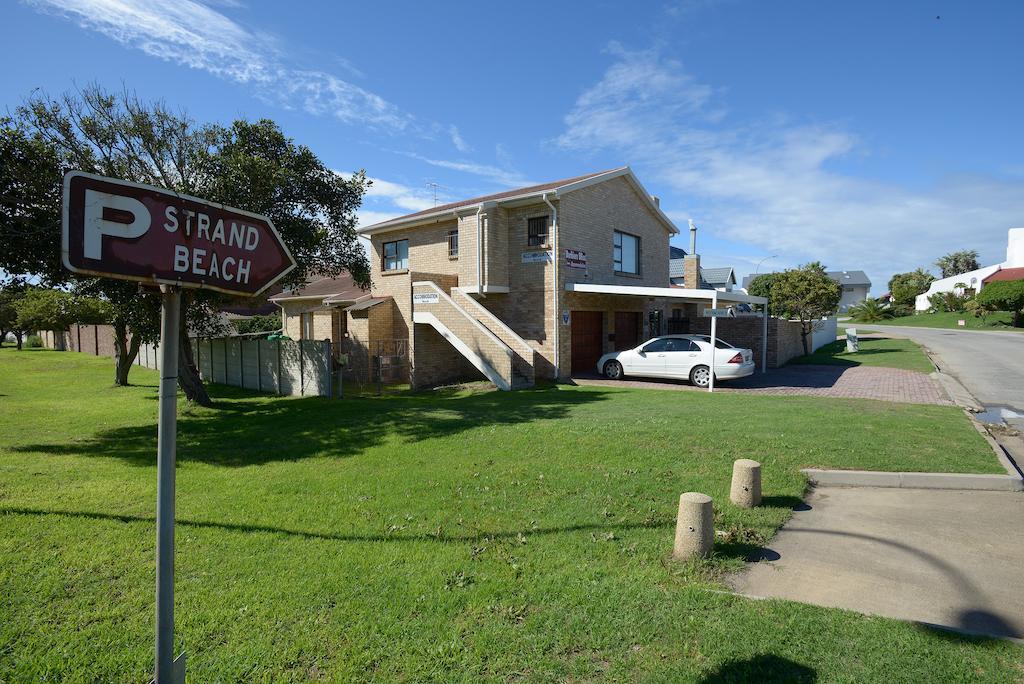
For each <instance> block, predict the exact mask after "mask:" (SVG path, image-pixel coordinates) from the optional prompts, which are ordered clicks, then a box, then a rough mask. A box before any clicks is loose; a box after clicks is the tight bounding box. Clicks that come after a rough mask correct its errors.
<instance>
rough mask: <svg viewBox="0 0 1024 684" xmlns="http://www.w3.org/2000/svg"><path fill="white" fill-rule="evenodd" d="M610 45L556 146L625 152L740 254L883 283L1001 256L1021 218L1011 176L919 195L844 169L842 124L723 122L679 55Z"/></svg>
mask: <svg viewBox="0 0 1024 684" xmlns="http://www.w3.org/2000/svg"><path fill="white" fill-rule="evenodd" d="M611 52H612V54H613V55H614V56H615V61H614V63H613V64H612V65H611V66H610V67H609V68H608V70H607V71H606V72H605V74H604V76H603V78H602V79H601V80H600V81H599V82H598V83H596V84H595V85H594V86H592V87H591V88H589V89H587V90H586V91H584V92H583V93H582V94H581V95H580V96H579V98H578V99H577V101H576V104H575V106H574V107H573V109H572V110H571V111H570V112H569V113H568V114H567V115H566V117H565V124H566V128H565V131H564V132H563V133H562V135H561V136H559V137H558V138H557V140H556V142H557V144H558V145H560V146H561V147H563V148H565V149H569V150H573V151H584V152H587V151H590V152H594V151H613V152H615V153H616V154H617V155H619V156H625V157H626V159H627V161H628V162H629V163H630V164H632V165H634V167H639V169H640V170H641V173H642V174H644V175H649V176H650V177H651V178H652V181H654V180H656V181H658V182H660V183H663V184H665V185H667V186H669V187H670V188H671V189H672V190H673V191H674V192H675V193H676V194H675V196H669V197H664V198H663V202H662V204H663V205H668V206H667V207H666V208H667V209H670V210H672V211H673V212H675V213H677V214H681V215H684V216H693V217H694V218H695V219H698V222H699V223H700V224H701V226H702V227H703V228H704V230H705V231H713V232H714V234H715V236H716V237H719V238H725V239H728V240H732V241H734V242H738V243H741V244H744V245H747V246H749V247H750V248H751V249H749V250H746V251H754V250H764V252H765V253H767V254H778V255H779V258H778V260H777V261H776V262H775V263H776V264H779V263H797V262H800V261H808V260H812V259H817V260H821V261H823V262H825V263H826V265H827V266H829V267H830V268H845V269H863V270H865V271H867V272H868V273H869V275H871V276H872V280H873V281H874V283H875V285H874V288H873V290H874V291H877V292H882V291H884V289H885V283H886V281H887V280H888V277H889V275H891V274H892V273H893V272H896V271H903V270H909V269H913V268H916V267H917V266H922V265H923V266H929V265H931V263H932V262H933V261H934V260H935V258H936V257H938V256H940V255H941V254H943V253H946V252H948V251H951V250H954V249H960V248H967V247H970V248H977V249H979V251H981V252H982V257H983V259H984V260H985V261H986V262H998V261H1001V260H1002V258H1003V256H1002V255H1003V253H1004V250H1005V244H1006V243H1005V240H1006V230H1007V229H1008V228H1009V227H1010V226H1013V225H1018V224H1020V223H1021V217H1022V216H1024V182H1021V181H1020V180H1015V181H1003V180H998V179H995V178H992V177H979V176H974V177H967V176H961V177H948V178H944V179H941V180H940V181H939V182H937V183H935V184H934V185H933V187H930V188H926V189H923V190H922V189H914V188H910V187H905V186H902V185H899V184H895V183H889V182H883V181H879V180H873V179H867V178H859V177H855V176H852V175H849V174H844V173H841V172H838V171H836V170H834V166H835V162H837V161H839V160H842V159H843V158H844V157H846V156H848V155H851V154H854V153H858V154H859V153H861V152H864V151H865V150H864V146H863V143H862V142H861V141H860V140H858V138H857V136H855V135H853V134H852V133H850V132H848V131H844V130H842V129H841V128H840V127H838V126H834V125H821V124H817V125H800V124H794V123H791V122H788V121H786V120H780V119H775V120H769V121H764V122H758V123H757V125H739V124H736V125H730V124H729V122H728V120H727V118H726V117H725V114H724V112H725V110H724V109H722V108H721V107H719V106H716V105H715V103H714V99H715V93H714V91H713V89H711V88H710V87H708V86H706V85H703V84H700V83H698V82H696V81H695V80H694V79H693V78H692V77H691V76H690V75H688V74H687V73H685V71H684V70H683V67H682V65H681V64H679V63H678V62H676V61H673V60H667V59H662V58H661V56H660V55H659V54H658V53H657V52H656V51H644V52H627V51H624V50H622V49H621V48H619V47H617V46H613V47H612V49H611ZM679 205H682V206H679ZM705 234H706V233H705ZM736 261H739V260H738V259H737V260H736Z"/></svg>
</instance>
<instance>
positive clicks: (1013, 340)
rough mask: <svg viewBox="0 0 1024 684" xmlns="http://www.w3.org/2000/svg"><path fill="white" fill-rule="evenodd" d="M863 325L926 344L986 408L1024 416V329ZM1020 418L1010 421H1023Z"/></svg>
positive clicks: (942, 365) (947, 371)
mask: <svg viewBox="0 0 1024 684" xmlns="http://www.w3.org/2000/svg"><path fill="white" fill-rule="evenodd" d="M862 325H863V327H864V328H865V329H870V330H878V331H879V332H885V333H890V334H892V335H894V336H899V337H909V338H910V339H912V340H914V341H915V342H917V343H918V344H921V345H923V346H925V347H927V348H928V350H929V351H931V352H932V353H933V354H934V355H935V356H936V357H938V358H937V359H936V361H937V363H938V364H939V367H940V368H941V369H942V371H943V372H945V373H948V374H950V375H952V376H954V377H955V378H956V379H957V380H959V381H960V382H961V384H963V385H964V387H966V388H967V389H968V391H969V392H970V393H971V394H973V395H974V397H975V398H976V399H977V400H978V401H979V402H980V403H981V404H983V405H984V406H985V407H986V408H988V407H1005V408H1009V409H1010V410H1011V411H1013V412H1015V413H1019V414H1021V415H1022V416H1024V332H1020V333H1018V332H988V331H973V330H945V329H941V328H913V327H909V326H894V325H893V326H886V325H875V324H874V323H871V324H862ZM1011 418H1012V417H1011ZM1019 420H1020V419H1012V420H1007V422H1012V423H1015V424H1020V422H1019Z"/></svg>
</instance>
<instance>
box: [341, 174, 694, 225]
mask: <svg viewBox="0 0 1024 684" xmlns="http://www.w3.org/2000/svg"><path fill="white" fill-rule="evenodd" d="M619 177H625V178H626V179H627V180H628V181H629V182H630V183H631V184H632V185H633V187H634V189H635V190H636V191H637V193H638V194H639V195H640V197H641V198H642V199H643V200H644V202H645V203H646V204H647V206H648V208H649V209H650V210H651V211H652V212H653V213H654V214H655V216H657V217H658V218H659V219H660V220H661V221H662V223H664V224H665V227H666V228H668V230H669V232H670V233H672V234H673V235H675V234H677V233H678V232H679V229H678V228H676V226H675V224H674V223H672V220H671V219H669V217H668V216H666V215H665V212H663V211H662V210H661V208H660V207H659V206H658V204H657V203H656V202H655V201H654V199H653V198H652V197H651V195H650V193H648V192H647V190H645V189H644V187H643V185H641V184H640V181H639V180H638V179H637V177H636V175H635V174H634V173H633V170H632V169H630V168H629V167H628V166H623V167H620V168H617V169H609V170H607V171H598V172H597V173H588V174H585V175H582V176H575V177H573V178H565V179H562V180H557V181H551V182H549V183H541V184H540V185H530V186H527V187H525V188H517V189H515V190H506V191H504V192H497V193H494V194H491V195H482V196H480V197H474V198H472V199H467V200H461V201H458V202H451V203H449V204H442V205H441V206H438V207H432V208H430V209H424V210H423V211H417V212H414V213H412V214H406V215H405V216H399V217H398V218H394V219H390V220H388V221H382V222H380V223H375V224H373V225H372V226H365V227H363V228H359V229H358V230H359V232H360V233H361V234H363V235H370V234H373V233H380V232H384V231H387V230H395V229H397V228H412V227H413V226H417V225H422V224H427V223H434V222H436V221H438V220H441V219H443V218H450V217H452V216H453V215H455V214H457V213H466V212H468V211H469V210H470V209H471V208H477V207H479V206H481V205H483V204H489V203H494V204H503V203H506V202H516V201H520V200H529V199H536V198H539V197H542V196H544V195H552V199H558V198H559V197H560V196H562V195H564V194H566V193H569V192H572V191H573V190H579V189H581V188H585V187H587V186H589V185H593V184H595V183H603V182H605V181H609V180H612V179H613V178H619Z"/></svg>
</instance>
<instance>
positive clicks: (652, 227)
mask: <svg viewBox="0 0 1024 684" xmlns="http://www.w3.org/2000/svg"><path fill="white" fill-rule="evenodd" d="M559 222H560V224H561V225H560V227H559V243H560V244H559V248H560V250H561V251H562V252H564V250H565V249H582V250H583V251H585V252H586V253H587V269H586V270H582V269H571V268H562V267H561V266H560V267H559V276H560V280H561V282H562V283H566V282H578V283H600V284H604V285H630V286H636V285H643V286H647V287H668V286H669V284H670V283H669V277H668V262H669V249H668V240H669V232H668V229H667V228H665V226H664V224H663V223H662V222H661V221H660V220H658V218H657V217H656V216H655V214H654V212H652V211H651V210H650V209H649V208H648V207H647V205H646V204H645V203H644V201H643V199H642V198H641V197H640V196H639V195H638V193H637V192H636V190H635V189H634V188H633V186H632V185H630V183H629V182H628V181H627V180H625V179H624V178H615V179H613V180H610V181H607V182H604V183H597V184H596V185H591V186H589V187H586V188H583V189H581V190H576V191H575V192H571V193H569V194H567V195H566V196H565V197H564V198H563V200H562V204H561V207H560V208H559ZM616 230H620V231H623V232H626V233H630V234H632V235H637V236H639V237H640V276H639V277H634V276H628V275H619V274H616V273H615V271H614V267H613V259H612V246H613V245H612V240H613V232H614V231H616ZM562 258H563V262H564V254H563V257H562Z"/></svg>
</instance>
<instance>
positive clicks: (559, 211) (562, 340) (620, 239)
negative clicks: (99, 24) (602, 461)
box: [350, 167, 760, 389]
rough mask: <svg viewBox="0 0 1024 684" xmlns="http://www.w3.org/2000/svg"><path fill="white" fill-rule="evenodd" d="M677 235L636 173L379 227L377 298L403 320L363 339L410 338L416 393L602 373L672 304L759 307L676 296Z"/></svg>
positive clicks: (709, 294) (501, 197)
mask: <svg viewBox="0 0 1024 684" xmlns="http://www.w3.org/2000/svg"><path fill="white" fill-rule="evenodd" d="M678 232H679V231H678V229H677V228H676V227H675V225H674V224H673V223H672V221H671V220H670V219H669V218H668V217H667V216H666V215H665V214H664V212H662V211H661V209H660V207H659V203H658V200H657V199H656V198H654V197H652V196H651V195H650V194H648V193H647V191H646V190H645V189H644V188H643V186H642V185H641V184H640V181H639V180H638V179H637V178H636V176H635V175H634V174H633V172H632V171H631V170H630V169H629V168H628V167H623V168H619V169H613V170H610V171H603V172H600V173H592V174H588V175H585V176H579V177H576V178H570V179H566V180H562V181H555V182H551V183H544V184H542V185H535V186H531V187H527V188H520V189H518V190H510V191H507V192H502V193H497V194H494V195H488V196H484V197H477V198H474V199H470V200H465V201H461V202H454V203H452V204H446V205H443V206H438V207H434V208H432V209H427V210H424V211H420V212H416V213H414V214H409V215H407V216H402V217H399V218H396V219H393V220H390V221H385V222H383V223H378V224H376V225H372V226H367V227H365V228H362V229H360V233H361V234H362V235H364V236H366V237H368V238H369V239H370V243H371V257H370V258H371V268H372V274H371V278H372V281H373V292H374V295H375V297H381V296H384V297H390V300H388V302H387V303H386V304H385V303H382V304H380V305H378V307H387V309H388V311H389V312H390V316H389V317H388V318H387V320H384V318H383V317H382V318H381V320H379V321H377V322H376V323H374V322H372V321H371V325H370V327H369V329H368V330H367V331H365V332H360V333H358V334H357V333H356V332H355V331H353V330H352V329H351V328H350V333H352V335H351V337H352V338H353V341H356V340H357V338H358V337H359V335H362V334H367V335H377V336H378V337H391V338H393V339H396V340H406V341H407V342H408V350H409V368H410V372H409V376H410V377H409V381H410V383H411V384H412V385H413V386H414V387H423V386H430V385H437V384H441V383H445V382H451V381H457V380H461V379H464V378H467V377H474V376H475V377H480V376H483V377H485V378H487V379H489V380H491V381H492V382H493V383H494V384H495V385H497V386H498V387H499V388H502V389H512V388H514V387H522V386H529V385H531V384H533V383H534V381H535V379H537V378H541V377H545V378H552V377H556V378H567V377H569V376H570V375H571V374H572V373H578V372H592V371H593V370H594V368H595V365H596V362H597V359H598V358H599V357H600V356H601V355H603V354H604V353H605V352H607V351H614V350H617V349H628V348H632V347H634V346H636V345H637V344H639V343H640V342H642V341H643V340H645V339H647V338H648V337H649V336H652V335H657V334H661V333H662V332H663V330H664V329H665V323H666V321H665V318H666V314H667V313H668V311H669V309H670V308H672V307H671V304H672V303H676V308H675V309H673V310H672V313H673V314H675V312H676V310H680V311H681V310H682V306H683V304H684V303H691V304H694V303H700V305H701V306H704V305H710V304H711V303H712V302H718V301H719V300H721V301H722V302H736V301H749V298H746V297H745V296H744V295H731V294H727V293H719V292H716V291H697V290H689V289H682V288H672V287H670V280H669V238H670V237H671V236H673V235H676V234H678ZM720 296H721V297H720ZM758 301H760V300H758Z"/></svg>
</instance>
